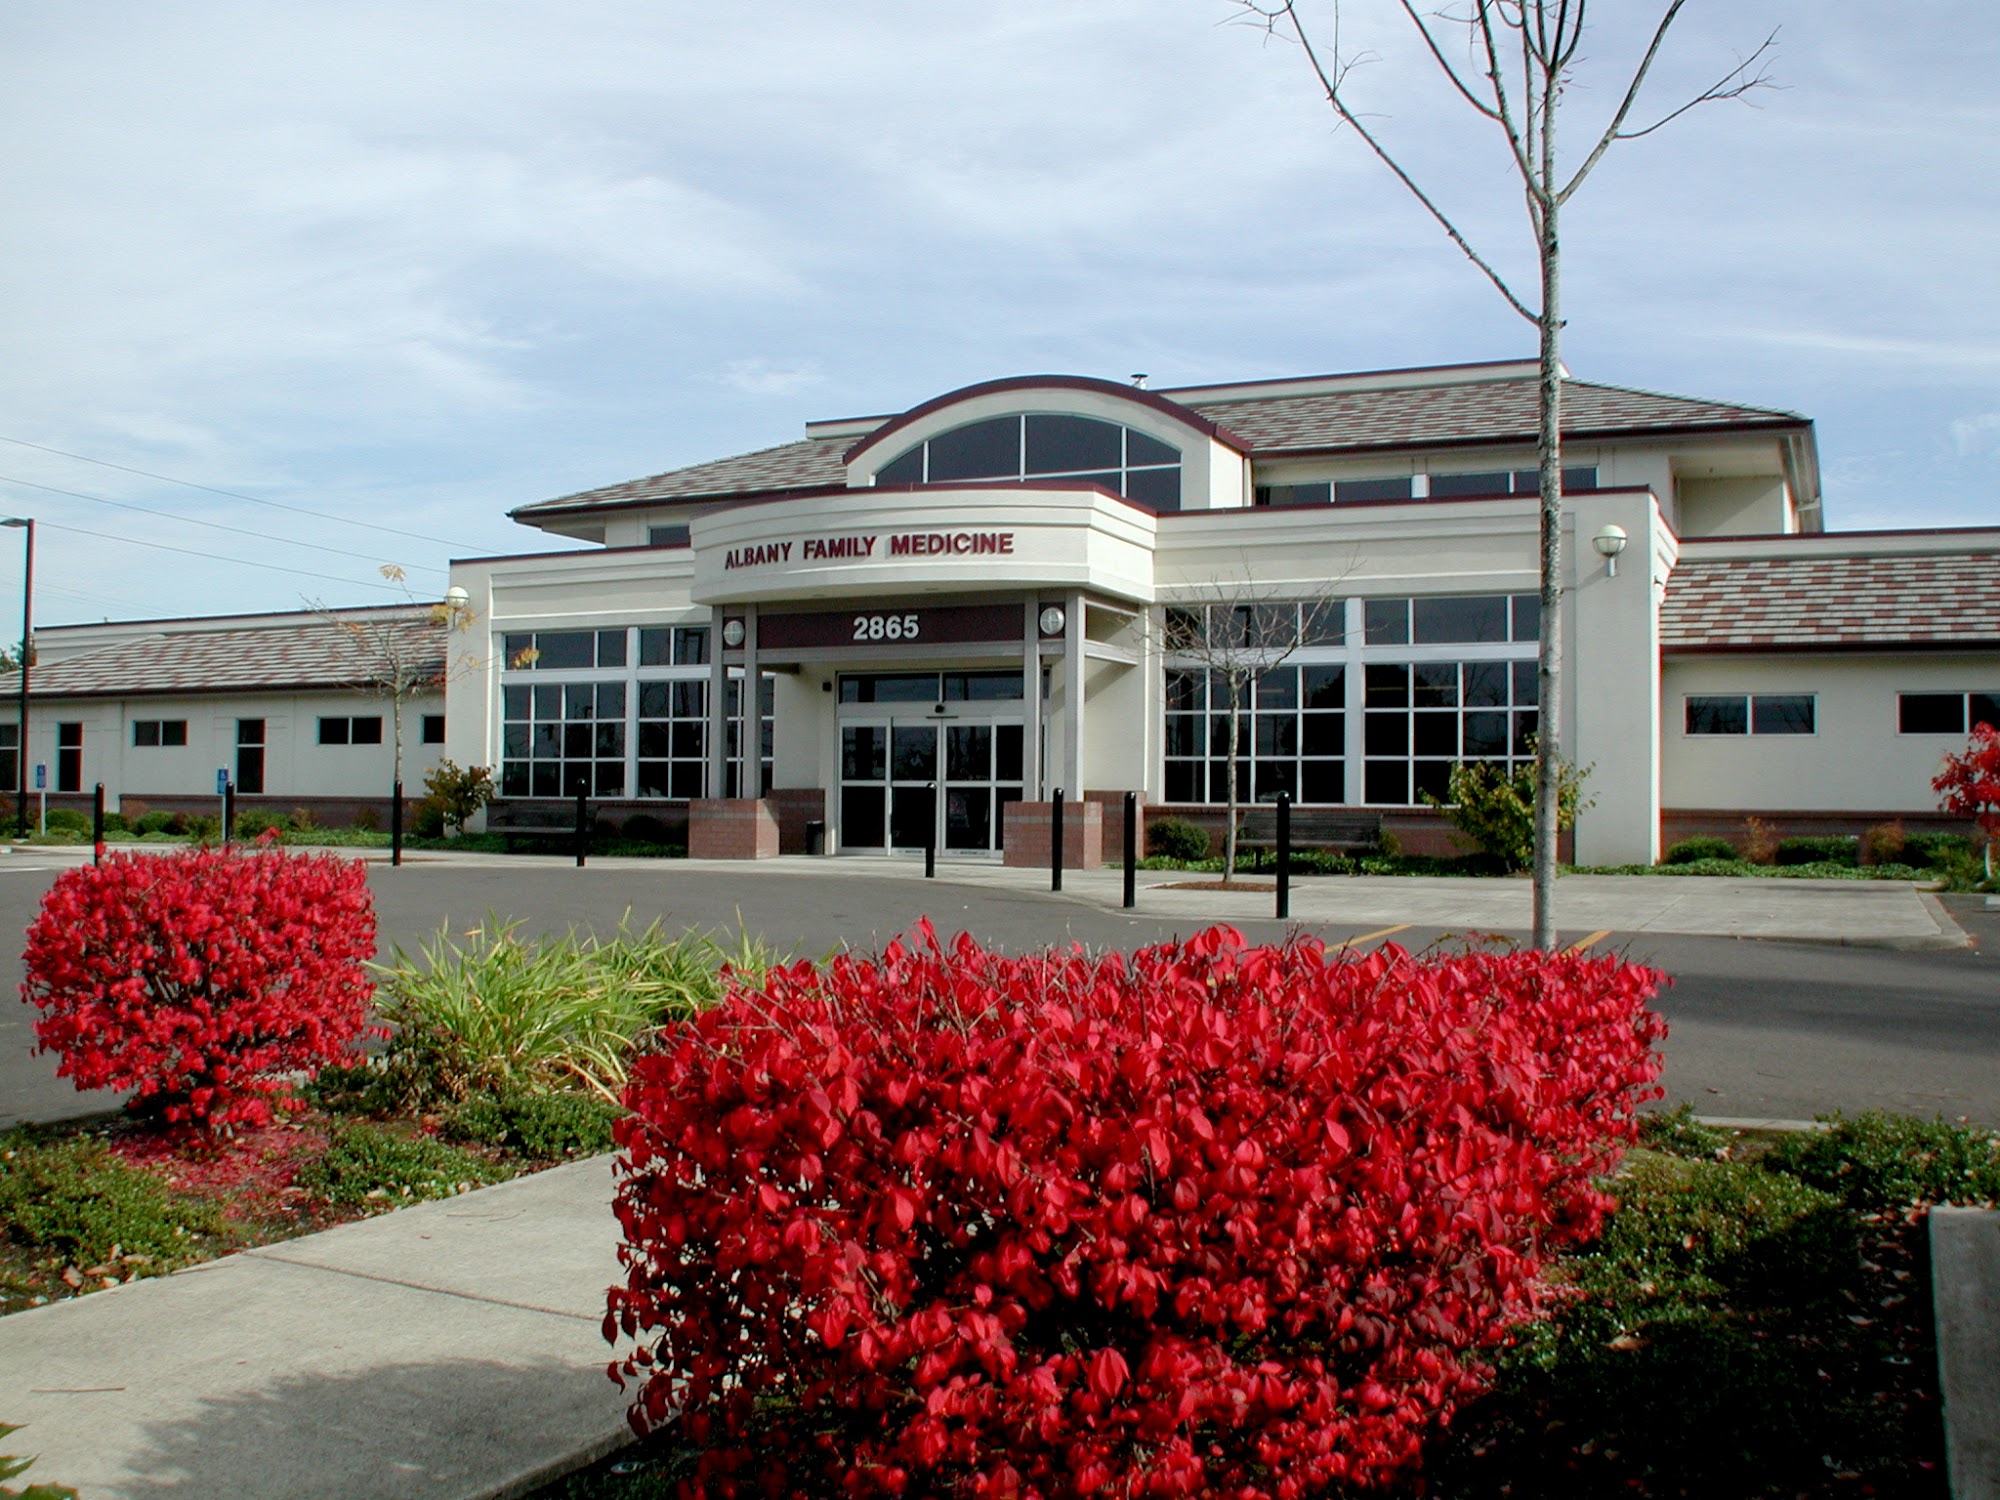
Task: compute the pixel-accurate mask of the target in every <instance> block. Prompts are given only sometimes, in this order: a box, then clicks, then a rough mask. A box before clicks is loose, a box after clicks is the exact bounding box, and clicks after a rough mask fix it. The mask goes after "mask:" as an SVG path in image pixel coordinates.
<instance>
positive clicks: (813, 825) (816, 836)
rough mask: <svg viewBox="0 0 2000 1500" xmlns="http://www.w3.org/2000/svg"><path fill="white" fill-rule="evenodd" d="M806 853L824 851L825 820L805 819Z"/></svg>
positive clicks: (820, 852) (822, 852)
mask: <svg viewBox="0 0 2000 1500" xmlns="http://www.w3.org/2000/svg"><path fill="white" fill-rule="evenodd" d="M806 853H808V854H824V853H826V822H825V820H824V819H821V818H809V819H808V820H807V821H806Z"/></svg>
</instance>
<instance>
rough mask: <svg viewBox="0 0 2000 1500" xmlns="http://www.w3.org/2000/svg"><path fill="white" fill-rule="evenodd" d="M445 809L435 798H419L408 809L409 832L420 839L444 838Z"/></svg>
mask: <svg viewBox="0 0 2000 1500" xmlns="http://www.w3.org/2000/svg"><path fill="white" fill-rule="evenodd" d="M446 822H447V819H446V817H445V807H444V804H443V803H442V802H440V801H439V800H438V799H437V798H436V797H420V798H418V799H417V802H416V805H415V806H413V807H412V808H411V809H410V832H411V834H412V835H414V836H415V837H417V838H420V839H441V838H443V837H444V833H445V826H446Z"/></svg>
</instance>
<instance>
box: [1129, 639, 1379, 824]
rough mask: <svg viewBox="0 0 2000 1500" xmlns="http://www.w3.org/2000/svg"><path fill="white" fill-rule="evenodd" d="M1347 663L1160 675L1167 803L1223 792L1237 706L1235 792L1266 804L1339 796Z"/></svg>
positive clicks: (1218, 797)
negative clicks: (1163, 680)
mask: <svg viewBox="0 0 2000 1500" xmlns="http://www.w3.org/2000/svg"><path fill="white" fill-rule="evenodd" d="M1346 675H1347V669H1346V667H1345V666H1342V665H1338V664H1331V663H1329V664H1316V665H1285V666H1280V667H1275V668H1273V669H1272V670H1270V671H1268V672H1263V673H1260V674H1258V675H1257V676H1256V677H1254V678H1250V677H1248V676H1246V675H1245V674H1242V673H1231V672H1224V671H1204V670H1202V669H1200V668H1171V669H1169V670H1168V672H1167V734H1166V742H1167V765H1166V773H1167V774H1166V796H1167V800H1168V801H1169V802H1226V801H1227V800H1228V799H1229V711H1230V706H1231V702H1232V699H1233V700H1234V704H1235V708H1236V796H1237V800H1238V801H1239V802H1269V801H1273V800H1275V799H1276V797H1277V795H1278V793H1280V792H1290V793H1291V794H1292V797H1293V799H1294V800H1295V801H1298V802H1308V803H1340V802H1345V801H1346V800H1347V776H1346V753H1347V752H1346V743H1347V715H1346V713H1345V709H1346V707H1347V687H1346Z"/></svg>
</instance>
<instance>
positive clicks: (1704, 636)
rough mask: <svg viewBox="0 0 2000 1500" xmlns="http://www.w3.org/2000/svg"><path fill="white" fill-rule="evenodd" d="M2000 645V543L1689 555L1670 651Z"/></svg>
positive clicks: (1667, 644) (1668, 623)
mask: <svg viewBox="0 0 2000 1500" xmlns="http://www.w3.org/2000/svg"><path fill="white" fill-rule="evenodd" d="M1912 645H1914V646H1961V647H1966V646H1987V647H1992V646H2000V552H1991V551H1988V552H1959V553H1936V552H1932V553H1905V554H1901V555H1897V554H1890V555H1886V556H1875V557H1784V558H1729V559H1716V560H1714V561H1689V560H1686V559H1683V561H1682V562H1681V565H1680V566H1679V567H1677V568H1676V569H1674V573H1673V576H1672V577H1671V578H1670V579H1669V580H1668V581H1667V597H1666V601H1665V603H1664V604H1663V605H1662V606H1661V609H1660V647H1661V649H1662V650H1663V651H1666V652H1670V653H1673V652H1681V653H1689V652H1700V651H1772V650H1791V649H1799V650H1849V651H1853V650H1864V649H1868V648H1871V647H1887V646H1912Z"/></svg>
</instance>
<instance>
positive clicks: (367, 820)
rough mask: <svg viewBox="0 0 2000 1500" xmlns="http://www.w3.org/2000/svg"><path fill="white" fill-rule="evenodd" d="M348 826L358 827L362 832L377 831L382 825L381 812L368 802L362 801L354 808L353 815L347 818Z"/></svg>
mask: <svg viewBox="0 0 2000 1500" xmlns="http://www.w3.org/2000/svg"><path fill="white" fill-rule="evenodd" d="M347 826H348V827H350V828H359V829H360V830H361V831H362V832H364V833H377V832H379V831H380V830H381V827H382V814H381V813H380V812H378V811H377V810H376V809H375V808H374V806H373V805H372V804H370V803H366V802H364V803H362V804H361V806H359V807H357V808H355V809H354V816H353V817H352V818H350V819H348V825H347Z"/></svg>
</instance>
